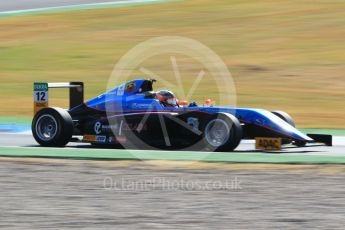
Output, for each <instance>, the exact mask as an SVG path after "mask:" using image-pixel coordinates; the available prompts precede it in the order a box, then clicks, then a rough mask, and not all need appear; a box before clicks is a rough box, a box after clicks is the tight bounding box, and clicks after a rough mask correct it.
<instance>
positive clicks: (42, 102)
mask: <svg viewBox="0 0 345 230" xmlns="http://www.w3.org/2000/svg"><path fill="white" fill-rule="evenodd" d="M49 88H69V108H70V109H71V108H73V107H76V106H78V105H80V104H82V103H83V102H84V83H83V82H55V83H47V82H35V83H34V114H36V113H37V112H38V111H39V110H40V109H43V108H46V107H48V106H49V93H48V91H49Z"/></svg>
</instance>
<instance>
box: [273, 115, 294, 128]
mask: <svg viewBox="0 0 345 230" xmlns="http://www.w3.org/2000/svg"><path fill="white" fill-rule="evenodd" d="M272 113H273V114H274V115H276V116H277V117H279V118H280V119H282V120H283V121H285V122H287V123H288V124H289V125H291V126H293V127H296V124H295V121H294V120H293V119H292V117H291V116H290V115H289V114H288V113H286V112H284V111H272Z"/></svg>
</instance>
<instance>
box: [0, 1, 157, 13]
mask: <svg viewBox="0 0 345 230" xmlns="http://www.w3.org/2000/svg"><path fill="white" fill-rule="evenodd" d="M161 1H162V0H133V1H114V2H100V3H85V4H75V5H66V6H52V7H42V8H35V9H25V10H10V11H2V12H1V11H0V14H3V15H5V14H20V13H33V12H40V11H46V10H60V9H69V8H71V9H72V8H76V7H97V6H115V5H122V4H133V3H153V2H161Z"/></svg>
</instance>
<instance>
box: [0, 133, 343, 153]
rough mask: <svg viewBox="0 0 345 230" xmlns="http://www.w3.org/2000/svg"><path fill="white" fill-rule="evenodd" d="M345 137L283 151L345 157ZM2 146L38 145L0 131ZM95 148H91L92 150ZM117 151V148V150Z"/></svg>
mask: <svg viewBox="0 0 345 230" xmlns="http://www.w3.org/2000/svg"><path fill="white" fill-rule="evenodd" d="M344 139H345V138H343V137H334V142H335V144H334V146H332V147H328V146H315V147H304V148H287V149H284V151H283V152H282V153H283V154H289V155H291V154H296V155H320V156H344V157H345V141H344ZM88 146H89V145H88V144H85V143H70V144H69V145H68V146H67V147H71V148H75V149H78V148H85V147H88ZM0 147H37V148H38V149H42V148H41V147H39V146H38V144H37V143H36V141H35V140H34V138H33V137H32V135H31V134H30V133H22V134H21V133H0ZM254 149H255V146H254V143H253V142H251V141H250V142H246V141H243V142H242V143H241V144H240V146H239V147H238V148H237V149H236V152H238V153H241V152H253V151H254ZM92 150H93V149H90V151H92ZM115 151H116V150H115Z"/></svg>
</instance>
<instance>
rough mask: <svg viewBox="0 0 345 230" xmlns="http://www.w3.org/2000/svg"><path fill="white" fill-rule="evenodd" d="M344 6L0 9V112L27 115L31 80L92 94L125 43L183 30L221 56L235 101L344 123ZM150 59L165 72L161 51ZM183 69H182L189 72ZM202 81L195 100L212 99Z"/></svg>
mask: <svg viewBox="0 0 345 230" xmlns="http://www.w3.org/2000/svg"><path fill="white" fill-rule="evenodd" d="M344 9H345V2H344V1H342V0H338V1H337V0H335V1H327V0H316V1H315V0H313V1H312V0H302V1H297V0H294V1H260V2H256V1H245V0H242V1H229V0H212V1H211V0H193V1H192V0H190V1H188V0H186V1H171V2H165V3H164V4H149V5H141V6H135V7H134V6H127V7H121V8H109V9H95V10H84V11H67V12H59V13H50V14H38V15H26V16H17V17H0V85H1V88H0V117H19V118H30V117H32V107H33V105H32V84H33V82H34V81H43V82H46V81H47V82H62V81H84V82H85V84H86V99H88V98H92V97H94V96H96V95H98V94H100V93H102V92H104V91H105V89H106V84H107V81H108V78H109V77H110V75H111V72H112V70H113V68H114V66H115V64H116V63H117V61H118V60H119V59H120V58H121V57H122V56H123V55H124V54H125V53H126V52H127V51H128V50H130V49H131V48H132V47H134V46H135V45H137V44H138V43H140V42H143V41H145V40H147V39H149V38H152V37H157V36H185V37H189V38H192V39H195V40H197V41H200V42H201V43H203V44H205V45H206V46H208V47H209V48H211V49H212V50H213V51H215V52H216V53H217V54H218V55H219V56H220V57H221V58H222V59H223V61H224V62H225V63H226V65H227V66H228V68H229V70H230V72H231V73H232V76H233V78H234V81H235V86H236V89H237V100H238V101H237V105H238V106H241V107H257V108H265V109H269V110H277V109H279V110H284V111H287V112H288V113H290V114H291V115H292V116H293V117H294V118H295V120H296V122H297V124H298V126H299V127H305V128H307V127H314V128H326V127H327V128H345V120H344V117H345V100H344V99H345V76H344V74H345V52H344V51H345V43H344V38H345V16H344ZM151 64H152V65H151V69H153V70H154V72H155V73H157V74H159V75H160V76H163V77H166V78H167V79H169V78H170V77H172V76H173V71H172V69H171V63H167V60H166V59H159V58H158V59H155V60H154V61H153V62H152V63H151ZM185 67H186V68H184V69H183V76H189V75H190V76H196V73H197V72H196V71H195V69H194V68H188V67H190V66H188V65H186V66H185ZM136 74H141V75H140V76H144V75H143V74H142V73H136ZM133 78H134V76H133ZM186 79H187V78H186ZM186 79H185V80H184V82H183V83H184V87H186V88H187V89H188V88H189V87H191V84H192V82H190V81H188V80H186ZM208 85H211V83H208V82H203V83H202V85H200V89H199V91H198V90H197V91H196V93H195V95H194V99H195V100H196V101H198V102H200V101H203V100H204V99H205V95H207V96H208V97H210V98H213V97H218V96H217V95H216V94H218V92H215V90H213V89H212V88H211V87H207V86H208ZM172 90H174V89H172ZM198 92H199V93H198ZM223 93H226V92H223ZM51 98H53V100H52V102H51V103H52V104H54V105H56V106H63V105H67V103H68V102H67V94H66V92H65V91H59V90H57V91H52V94H51Z"/></svg>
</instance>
